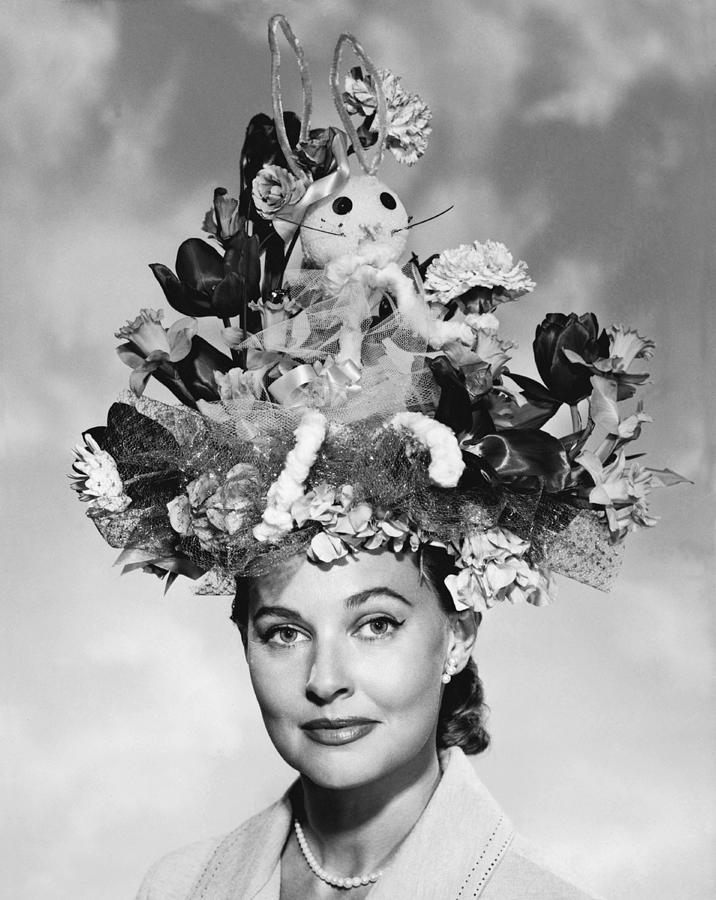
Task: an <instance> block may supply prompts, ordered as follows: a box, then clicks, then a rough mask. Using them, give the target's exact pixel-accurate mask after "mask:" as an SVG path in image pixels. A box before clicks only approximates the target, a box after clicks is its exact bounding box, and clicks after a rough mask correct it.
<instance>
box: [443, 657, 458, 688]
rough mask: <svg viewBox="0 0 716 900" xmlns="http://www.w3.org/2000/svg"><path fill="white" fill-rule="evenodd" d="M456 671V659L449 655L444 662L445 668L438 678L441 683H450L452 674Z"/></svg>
mask: <svg viewBox="0 0 716 900" xmlns="http://www.w3.org/2000/svg"><path fill="white" fill-rule="evenodd" d="M456 672H457V660H456V659H455V657H454V656H451V657H450V658H449V659H448V661H447V662H446V663H445V670H444V671H443V674H442V676H441V678H440V680H441V681H442V683H443V684H450V682H451V681H452V676H453V675H454V674H455V673H456Z"/></svg>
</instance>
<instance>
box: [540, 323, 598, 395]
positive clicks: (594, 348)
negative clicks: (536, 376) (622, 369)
mask: <svg viewBox="0 0 716 900" xmlns="http://www.w3.org/2000/svg"><path fill="white" fill-rule="evenodd" d="M532 347H533V350H534V355H535V362H536V364H537V370H538V371H539V373H540V375H541V377H542V381H543V382H544V384H545V385H546V387H547V390H548V391H549V393H550V394H551V395H552V396H553V397H554V398H555V399H557V400H560V401H561V402H562V403H569V404H570V406H574V405H575V404H577V403H579V401H580V400H583V399H584V398H585V397H588V396H589V394H590V393H591V391H592V384H591V375H592V372H591V371H590V369H589V368H588V365H589V364H591V363H593V362H594V361H595V360H598V359H606V358H608V357H609V338H608V336H607V333H606V332H605V331H602V333H601V334H599V325H598V324H597V317H596V316H595V315H594V314H593V313H585V314H584V315H582V316H578V315H577V314H576V313H570V314H569V315H568V316H565V315H564V314H563V313H549V314H548V315H547V317H546V318H545V319H544V321H543V322H542V323H541V325H538V326H537V331H536V333H535V339H534V342H533V344H532ZM567 351H572V352H573V353H575V354H579V359H580V362H577V361H571V359H572V358H571V357H568V356H567Z"/></svg>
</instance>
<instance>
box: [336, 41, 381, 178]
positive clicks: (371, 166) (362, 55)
mask: <svg viewBox="0 0 716 900" xmlns="http://www.w3.org/2000/svg"><path fill="white" fill-rule="evenodd" d="M344 44H350V45H351V47H352V48H353V52H354V53H355V55H356V56H357V57H358V58H359V59H360V60H361V62H362V63H363V65H364V66H365V68H366V71H367V72H368V74H369V75H370V77H371V78H372V80H373V84H374V85H375V91H376V94H377V96H378V109H377V110H376V116H377V117H378V144H377V149H376V152H375V155H374V156H373V159H372V160H370V161H369V160H368V158H367V156H366V154H365V152H364V150H363V146H362V145H361V142H360V138H359V137H358V132H357V131H356V128H355V125H354V124H353V121H352V119H351V117H350V114H349V112H348V110H347V109H346V104H345V102H344V100H343V92H342V90H341V85H340V76H339V73H338V70H339V68H340V65H341V54H342V53H343V46H344ZM331 93H332V94H333V102H334V103H335V105H336V109H337V110H338V115H339V116H340V117H341V122H343V125H344V126H345V129H346V131H347V132H348V135H349V137H350V139H351V143H352V144H353V149H354V150H355V154H356V158H357V159H358V162H359V163H360V166H361V168H362V169H363V171H364V172H365V173H366V174H368V175H375V173H376V170H377V168H378V166H379V165H380V164H381V162H382V161H383V153H384V151H385V139H386V135H387V121H388V110H387V107H386V103H385V93H384V92H383V84H382V82H381V79H380V75H379V74H378V70H377V69H376V67H375V65H374V64H373V60H372V59H371V58H370V56H368V54H367V53H366V52H365V50H364V49H363V48H362V47H361V45H360V44H359V43H358V41H357V40H356V39H355V38H354V37H353V35H352V34H342V35H341V36H340V37H339V38H338V43H337V44H336V49H335V50H334V52H333V64H332V65H331Z"/></svg>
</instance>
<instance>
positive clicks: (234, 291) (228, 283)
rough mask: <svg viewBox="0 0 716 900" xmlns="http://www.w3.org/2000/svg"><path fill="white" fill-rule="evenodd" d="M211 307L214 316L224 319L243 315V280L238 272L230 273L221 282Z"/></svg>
mask: <svg viewBox="0 0 716 900" xmlns="http://www.w3.org/2000/svg"><path fill="white" fill-rule="evenodd" d="M211 305H212V309H213V312H214V315H215V316H219V317H220V318H222V319H229V318H231V316H238V315H239V314H240V313H241V279H240V278H239V276H238V275H237V273H236V272H229V274H228V275H227V276H226V278H224V279H223V280H222V281H220V282H219V284H218V285H217V286H216V290H215V291H214V295H213V297H212V302H211Z"/></svg>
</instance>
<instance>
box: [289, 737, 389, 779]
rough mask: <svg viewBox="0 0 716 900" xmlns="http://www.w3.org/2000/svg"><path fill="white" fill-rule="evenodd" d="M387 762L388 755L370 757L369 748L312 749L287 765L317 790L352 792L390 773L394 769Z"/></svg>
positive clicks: (315, 747) (318, 747)
mask: <svg viewBox="0 0 716 900" xmlns="http://www.w3.org/2000/svg"><path fill="white" fill-rule="evenodd" d="M284 759H286V757H284ZM388 759H389V756H386V755H385V754H375V753H367V752H366V748H360V749H358V748H353V747H351V748H349V747H347V746H344V747H324V746H321V745H318V746H315V745H312V746H311V747H308V748H306V750H305V751H304V752H303V753H300V754H297V755H296V756H294V757H293V758H292V759H286V762H288V764H289V765H290V766H291V767H292V768H294V769H296V770H297V771H298V772H300V774H301V776H302V777H303V778H307V779H308V780H309V781H310V782H311V783H312V784H315V785H316V787H320V788H323V789H324V790H351V789H352V788H357V787H361V786H362V785H366V784H370V783H371V782H374V781H377V780H378V779H380V778H381V777H383V776H385V775H386V774H387V773H388V772H389V771H391V770H392V768H393V767H392V766H390V765H388V764H387V761H388Z"/></svg>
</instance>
